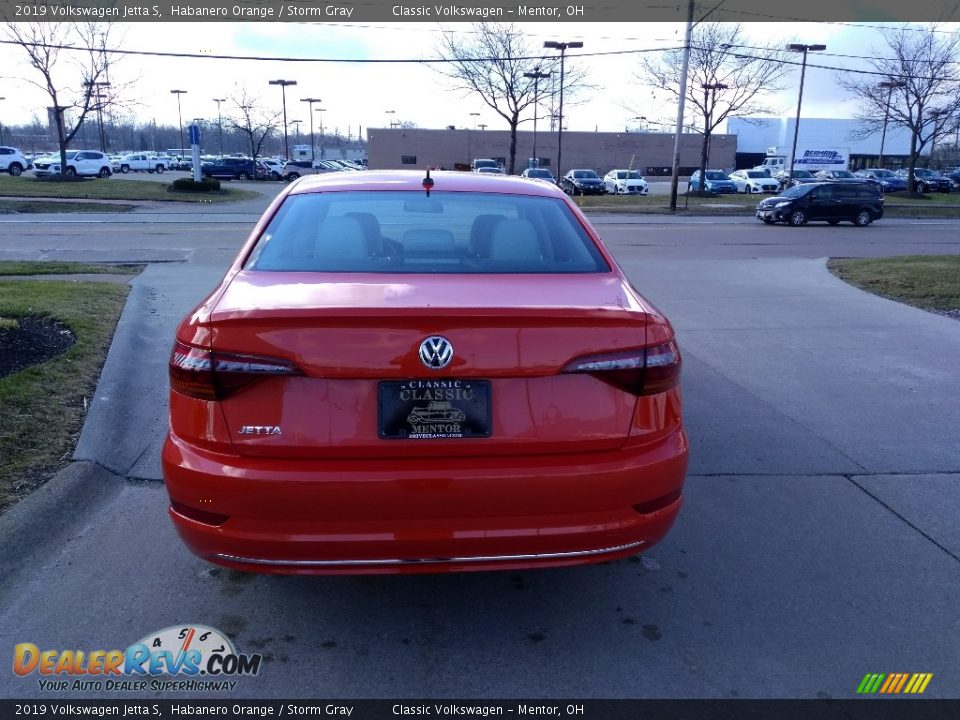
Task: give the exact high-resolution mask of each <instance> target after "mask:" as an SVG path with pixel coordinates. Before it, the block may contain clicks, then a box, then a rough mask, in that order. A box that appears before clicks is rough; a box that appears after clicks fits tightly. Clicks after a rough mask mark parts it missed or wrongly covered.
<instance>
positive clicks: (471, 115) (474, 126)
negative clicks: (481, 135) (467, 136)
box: [470, 113, 480, 130]
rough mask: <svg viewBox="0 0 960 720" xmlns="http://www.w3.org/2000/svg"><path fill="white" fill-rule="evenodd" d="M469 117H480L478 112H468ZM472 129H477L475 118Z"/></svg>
mask: <svg viewBox="0 0 960 720" xmlns="http://www.w3.org/2000/svg"><path fill="white" fill-rule="evenodd" d="M470 117H474V118H478V117H480V113H470ZM473 129H474V130H476V129H477V121H476V120H474V121H473Z"/></svg>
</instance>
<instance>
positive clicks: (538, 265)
mask: <svg viewBox="0 0 960 720" xmlns="http://www.w3.org/2000/svg"><path fill="white" fill-rule="evenodd" d="M680 366H681V360H680V352H679V350H678V348H677V343H676V339H675V337H674V332H673V329H672V328H671V326H670V323H669V322H668V321H667V320H666V318H665V317H664V316H663V315H662V314H661V313H660V312H659V311H658V310H657V309H656V308H655V307H654V306H653V305H651V304H650V302H648V301H647V300H646V299H644V298H643V297H642V296H641V295H640V294H639V293H638V292H637V291H636V290H635V289H634V288H633V286H632V285H631V284H630V282H629V281H628V280H627V278H626V277H625V276H624V274H623V272H622V271H621V270H620V268H619V267H618V266H617V264H616V262H615V261H614V259H613V257H612V256H611V255H610V253H609V252H608V251H607V249H606V248H605V247H604V246H603V244H602V243H601V241H600V239H599V237H598V236H597V234H596V233H595V232H594V230H593V229H592V228H591V227H590V225H589V223H588V222H587V220H586V219H585V218H584V216H583V215H582V214H581V213H580V212H579V210H578V209H577V207H576V205H575V204H574V203H573V202H572V201H570V200H569V199H567V198H566V197H565V196H564V194H563V193H562V192H561V191H560V190H559V189H558V188H557V187H556V186H553V185H550V184H547V183H543V182H538V181H535V180H525V179H521V178H514V177H503V176H500V177H485V176H483V175H481V174H470V173H445V172H438V173H435V174H434V175H433V176H432V177H430V176H429V174H428V176H427V177H426V178H424V177H423V174H422V173H412V172H402V171H401V172H373V171H371V172H366V173H330V174H325V175H313V176H309V177H304V178H302V179H300V180H299V181H298V182H296V183H293V184H291V185H290V186H289V187H288V188H286V189H285V191H284V192H282V193H281V194H280V195H279V196H278V198H277V199H276V200H275V201H274V203H273V204H272V205H271V207H270V208H269V209H268V210H267V212H266V213H265V214H264V216H263V218H262V219H261V220H260V222H259V223H258V224H257V226H256V227H255V228H254V230H253V232H252V234H251V236H250V238H249V239H248V241H247V242H246V244H245V245H244V247H243V248H242V250H241V251H240V254H239V256H238V257H237V259H236V260H235V261H234V263H233V265H232V266H231V267H230V269H229V270H228V272H227V274H226V276H225V277H224V279H223V280H222V281H221V283H220V284H219V285H218V286H217V287H216V288H215V289H214V290H213V292H212V293H211V294H210V295H209V296H208V297H207V298H205V299H204V300H203V301H202V302H201V303H200V304H199V305H198V306H197V307H196V308H195V309H194V310H193V311H192V312H191V313H190V314H189V315H188V316H187V317H186V318H184V320H183V321H182V322H181V323H180V325H179V327H178V329H177V332H176V339H175V342H174V346H173V350H172V353H171V356H170V367H169V370H170V390H171V392H170V431H169V435H168V437H167V440H166V443H165V445H164V449H163V470H164V478H165V480H166V487H167V491H168V493H169V496H170V515H171V517H172V518H173V521H174V524H175V526H176V528H177V530H178V532H179V534H180V536H181V538H182V539H183V540H184V541H185V542H186V544H187V545H188V546H189V547H190V549H191V550H193V551H194V552H195V553H197V554H198V555H200V556H201V557H203V558H206V559H208V560H210V561H212V562H215V563H220V564H222V565H226V566H228V567H233V568H236V569H241V570H247V571H255V572H257V571H258V572H274V573H361V572H366V573H373V572H380V573H383V572H436V571H448V570H470V569H484V570H490V569H506V568H520V567H534V566H536V567H544V566H556V565H570V564H576V563H586V562H597V561H603V560H609V559H613V558H618V557H623V556H627V555H632V554H635V553H637V552H641V551H643V550H645V549H647V548H648V547H650V546H651V545H653V544H654V543H656V542H657V541H658V540H660V539H661V538H662V537H663V536H664V535H665V534H666V532H667V531H668V529H669V528H670V526H671V525H672V524H673V522H674V519H675V518H676V515H677V512H678V510H679V508H680V504H681V502H682V499H681V490H682V486H683V480H684V475H685V472H686V466H687V440H686V436H685V434H684V429H683V423H682V419H681V405H680V389H679V379H680Z"/></svg>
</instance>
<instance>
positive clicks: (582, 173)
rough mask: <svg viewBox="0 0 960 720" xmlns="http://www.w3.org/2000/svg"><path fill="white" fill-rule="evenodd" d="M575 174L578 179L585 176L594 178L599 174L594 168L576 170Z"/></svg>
mask: <svg viewBox="0 0 960 720" xmlns="http://www.w3.org/2000/svg"><path fill="white" fill-rule="evenodd" d="M573 176H574V177H575V178H577V179H578V180H579V179H583V178H589V179H592V178H596V177H597V174H596V173H595V172H594V171H593V170H574V171H573Z"/></svg>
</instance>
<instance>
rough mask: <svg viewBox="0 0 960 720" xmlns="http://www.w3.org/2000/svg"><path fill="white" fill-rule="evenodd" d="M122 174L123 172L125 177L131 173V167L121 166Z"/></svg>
mask: <svg viewBox="0 0 960 720" xmlns="http://www.w3.org/2000/svg"><path fill="white" fill-rule="evenodd" d="M120 172H122V173H123V174H124V175H126V174H127V173H128V172H130V166H129V165H121V166H120Z"/></svg>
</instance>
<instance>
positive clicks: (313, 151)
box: [300, 97, 320, 162]
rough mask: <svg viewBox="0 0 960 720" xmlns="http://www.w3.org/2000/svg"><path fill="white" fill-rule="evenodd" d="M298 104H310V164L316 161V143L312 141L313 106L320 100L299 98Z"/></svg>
mask: <svg viewBox="0 0 960 720" xmlns="http://www.w3.org/2000/svg"><path fill="white" fill-rule="evenodd" d="M300 102H305V103H310V162H314V161H315V160H316V159H317V151H316V149H315V147H316V144H317V143H316V141H315V140H314V139H313V104H314V103H315V102H317V103H318V102H320V98H315V97H308V98H300Z"/></svg>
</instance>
